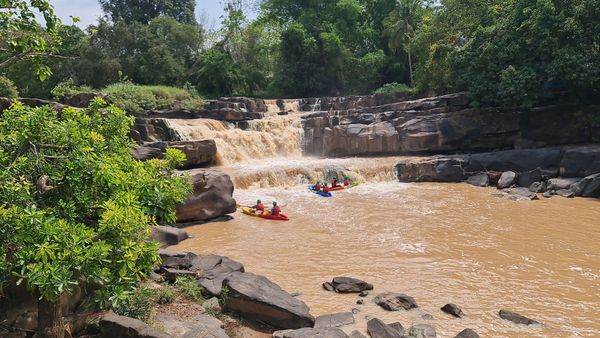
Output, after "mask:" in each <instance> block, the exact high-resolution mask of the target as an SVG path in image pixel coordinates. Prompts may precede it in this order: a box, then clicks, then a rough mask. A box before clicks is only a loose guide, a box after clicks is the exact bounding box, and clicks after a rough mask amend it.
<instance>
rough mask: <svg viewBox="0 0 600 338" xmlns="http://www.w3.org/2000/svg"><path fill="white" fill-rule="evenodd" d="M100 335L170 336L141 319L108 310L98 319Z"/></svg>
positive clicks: (123, 337) (113, 337)
mask: <svg viewBox="0 0 600 338" xmlns="http://www.w3.org/2000/svg"><path fill="white" fill-rule="evenodd" d="M100 337H102V338H117V337H119V338H171V336H169V335H168V334H166V333H164V332H162V331H158V330H156V329H154V328H152V327H150V326H149V325H148V324H146V323H144V322H142V321H141V320H137V319H133V318H129V317H124V316H119V315H117V314H115V313H114V312H112V311H111V312H109V313H107V314H106V315H104V317H102V319H101V320H100Z"/></svg>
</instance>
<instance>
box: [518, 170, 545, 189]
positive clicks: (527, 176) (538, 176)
mask: <svg viewBox="0 0 600 338" xmlns="http://www.w3.org/2000/svg"><path fill="white" fill-rule="evenodd" d="M543 177H544V174H543V172H542V170H541V169H540V168H536V169H534V170H530V171H525V172H522V173H520V174H519V176H518V177H517V185H519V186H520V187H525V188H529V187H530V186H531V185H532V184H533V183H534V182H539V181H541V180H542V178H543Z"/></svg>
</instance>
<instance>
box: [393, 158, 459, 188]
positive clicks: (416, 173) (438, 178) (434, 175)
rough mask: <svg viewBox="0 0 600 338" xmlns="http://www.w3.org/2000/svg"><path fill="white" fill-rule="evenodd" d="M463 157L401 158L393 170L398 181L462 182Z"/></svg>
mask: <svg viewBox="0 0 600 338" xmlns="http://www.w3.org/2000/svg"><path fill="white" fill-rule="evenodd" d="M464 164H465V162H464V159H463V158H462V157H460V156H456V157H443V156H438V157H433V158H424V159H418V160H402V161H399V162H398V163H396V166H395V170H396V174H397V177H398V180H399V181H400V182H462V181H463V180H464V179H465V177H466V176H465V172H464V169H463V167H464Z"/></svg>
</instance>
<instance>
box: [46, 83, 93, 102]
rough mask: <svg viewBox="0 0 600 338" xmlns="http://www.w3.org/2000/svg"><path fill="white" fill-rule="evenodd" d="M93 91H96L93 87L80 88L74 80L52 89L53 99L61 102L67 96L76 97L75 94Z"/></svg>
mask: <svg viewBox="0 0 600 338" xmlns="http://www.w3.org/2000/svg"><path fill="white" fill-rule="evenodd" d="M93 91H94V90H93V89H92V87H89V86H78V85H76V84H75V82H74V81H73V79H69V80H67V81H64V82H61V83H59V84H57V85H56V86H55V87H54V88H52V90H51V91H50V93H51V94H52V97H54V98H55V99H57V100H60V99H62V98H63V97H65V96H67V95H75V94H79V93H91V92H93Z"/></svg>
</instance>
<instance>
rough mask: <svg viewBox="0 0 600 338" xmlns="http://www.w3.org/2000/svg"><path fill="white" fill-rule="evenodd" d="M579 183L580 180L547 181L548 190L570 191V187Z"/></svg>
mask: <svg viewBox="0 0 600 338" xmlns="http://www.w3.org/2000/svg"><path fill="white" fill-rule="evenodd" d="M579 181H581V178H551V179H549V180H548V185H547V189H548V190H561V189H570V188H571V186H572V185H573V184H575V183H577V182H579Z"/></svg>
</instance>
